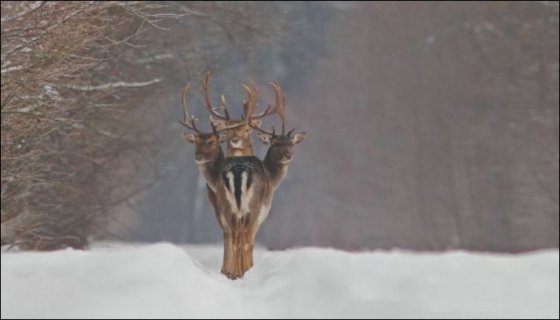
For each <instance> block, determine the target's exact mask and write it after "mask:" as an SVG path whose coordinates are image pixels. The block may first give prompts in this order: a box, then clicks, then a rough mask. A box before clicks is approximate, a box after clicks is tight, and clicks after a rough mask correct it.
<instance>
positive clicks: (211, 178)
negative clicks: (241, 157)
mask: <svg viewBox="0 0 560 320" xmlns="http://www.w3.org/2000/svg"><path fill="white" fill-rule="evenodd" d="M225 162H226V159H225V156H224V153H223V151H222V150H221V148H220V151H219V152H217V153H216V155H215V156H214V158H213V159H212V160H210V161H208V162H206V163H202V164H199V165H198V168H199V169H200V173H202V175H203V176H204V178H205V179H206V182H207V183H208V186H209V187H210V188H211V189H212V190H216V183H217V181H218V179H219V176H220V170H221V169H222V168H223V166H224V164H225Z"/></svg>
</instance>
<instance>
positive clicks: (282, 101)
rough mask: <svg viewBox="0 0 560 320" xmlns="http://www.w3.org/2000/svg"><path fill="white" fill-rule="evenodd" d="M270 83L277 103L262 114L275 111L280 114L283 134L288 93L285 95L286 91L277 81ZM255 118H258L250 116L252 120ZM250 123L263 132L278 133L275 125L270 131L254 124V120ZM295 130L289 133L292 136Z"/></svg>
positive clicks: (272, 134)
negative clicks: (275, 130)
mask: <svg viewBox="0 0 560 320" xmlns="http://www.w3.org/2000/svg"><path fill="white" fill-rule="evenodd" d="M270 85H271V86H272V88H273V89H274V94H275V96H276V104H275V106H274V108H272V110H271V107H270V105H269V106H268V107H267V109H266V110H265V112H263V113H262V114H261V115H263V116H264V115H268V114H273V113H276V114H278V116H279V117H280V120H281V121H282V135H284V132H285V130H286V95H284V92H283V91H282V87H280V85H279V84H278V83H277V82H271V83H270ZM270 110H271V111H270ZM261 115H259V117H262V116H261ZM254 119H257V118H256V117H255V116H253V117H251V118H250V120H254ZM249 124H250V125H251V127H253V129H256V130H258V131H260V132H262V133H265V134H268V135H271V136H275V135H276V134H275V133H274V127H272V132H270V131H266V130H264V129H261V128H259V127H258V126H256V125H254V124H253V122H252V121H249ZM293 131H294V129H292V130H290V131H289V132H288V134H287V135H288V136H290V135H291V134H292V132H293Z"/></svg>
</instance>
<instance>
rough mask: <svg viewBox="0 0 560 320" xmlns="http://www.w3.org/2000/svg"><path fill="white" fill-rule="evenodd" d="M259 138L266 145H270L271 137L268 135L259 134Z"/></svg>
mask: <svg viewBox="0 0 560 320" xmlns="http://www.w3.org/2000/svg"><path fill="white" fill-rule="evenodd" d="M257 137H258V138H259V140H261V142H262V143H264V144H269V143H270V136H269V135H268V134H265V133H262V132H257Z"/></svg>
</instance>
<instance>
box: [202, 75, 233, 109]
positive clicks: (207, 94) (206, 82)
mask: <svg viewBox="0 0 560 320" xmlns="http://www.w3.org/2000/svg"><path fill="white" fill-rule="evenodd" d="M209 82H210V71H208V72H206V76H205V77H204V81H203V82H202V88H203V89H204V106H205V108H206V110H208V112H210V113H211V114H212V115H214V116H215V117H217V118H219V119H222V120H229V112H228V110H227V106H226V99H225V98H224V96H223V95H222V99H221V101H222V104H221V106H220V108H218V109H216V108H214V107H213V106H212V102H210V92H209ZM220 109H221V110H224V115H221V114H219V113H218V112H216V110H220Z"/></svg>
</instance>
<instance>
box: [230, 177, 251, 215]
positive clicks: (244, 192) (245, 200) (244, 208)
mask: <svg viewBox="0 0 560 320" xmlns="http://www.w3.org/2000/svg"><path fill="white" fill-rule="evenodd" d="M226 177H227V183H228V186H224V191H225V194H226V199H227V201H228V203H229V206H230V208H231V212H232V213H233V214H234V215H236V216H237V217H239V218H241V217H243V216H245V215H247V214H249V212H250V203H251V200H252V199H253V193H254V188H253V185H251V187H249V188H248V187H247V182H248V178H249V177H248V173H247V172H242V173H241V201H240V202H241V203H240V205H241V206H240V208H238V207H237V202H236V201H235V183H234V176H233V173H231V172H228V173H227V174H226Z"/></svg>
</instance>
